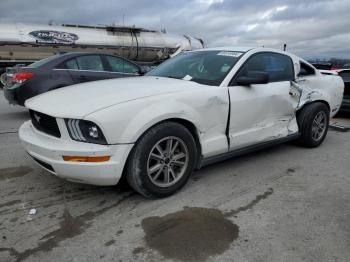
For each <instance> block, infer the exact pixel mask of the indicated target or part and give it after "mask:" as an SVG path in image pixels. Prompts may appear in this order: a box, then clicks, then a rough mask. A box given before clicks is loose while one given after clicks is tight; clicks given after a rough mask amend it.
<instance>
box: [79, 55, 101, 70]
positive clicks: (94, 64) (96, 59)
mask: <svg viewBox="0 0 350 262" xmlns="http://www.w3.org/2000/svg"><path fill="white" fill-rule="evenodd" d="M76 61H77V63H78V67H79V70H91V71H104V69H103V64H102V60H101V57H100V56H99V55H87V56H79V57H77V58H76Z"/></svg>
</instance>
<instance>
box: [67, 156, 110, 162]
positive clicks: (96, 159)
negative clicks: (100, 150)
mask: <svg viewBox="0 0 350 262" xmlns="http://www.w3.org/2000/svg"><path fill="white" fill-rule="evenodd" d="M109 159H111V157H110V156H63V160H64V161H70V162H106V161H109Z"/></svg>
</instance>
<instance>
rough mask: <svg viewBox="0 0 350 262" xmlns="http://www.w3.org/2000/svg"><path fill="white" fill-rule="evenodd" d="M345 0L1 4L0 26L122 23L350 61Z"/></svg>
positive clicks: (11, 0) (212, 42)
mask: <svg viewBox="0 0 350 262" xmlns="http://www.w3.org/2000/svg"><path fill="white" fill-rule="evenodd" d="M349 12H350V1H349V0H334V1H333V0H285V1H283V0H267V1H264V0H260V1H259V0H150V1H141V0H128V1H127V0H124V1H118V0H0V22H36V23H48V21H50V20H54V21H56V22H57V23H82V24H90V25H97V24H111V23H117V24H122V23H123V14H124V15H125V22H124V23H125V24H127V25H136V26H138V27H144V28H149V29H161V28H166V30H167V31H168V32H171V33H176V34H189V35H192V36H196V37H200V38H202V39H203V40H204V41H205V44H206V46H227V45H231V46H234V45H248V46H262V45H264V46H268V47H276V48H282V47H283V43H287V44H288V51H290V52H293V53H296V54H298V55H300V56H303V57H306V58H310V57H315V56H316V57H330V56H336V57H339V58H350V14H349Z"/></svg>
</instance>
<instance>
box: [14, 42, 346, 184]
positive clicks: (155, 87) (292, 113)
mask: <svg viewBox="0 0 350 262" xmlns="http://www.w3.org/2000/svg"><path fill="white" fill-rule="evenodd" d="M205 50H225V51H226V50H227V51H240V52H245V53H244V54H243V55H242V57H241V58H240V60H239V61H238V62H237V63H236V64H235V65H234V66H233V68H232V69H231V71H230V72H229V73H228V75H227V76H226V78H225V79H224V80H223V81H222V83H221V84H220V86H208V85H202V84H198V83H195V82H192V81H186V80H178V79H170V78H163V77H151V76H149V77H148V76H145V77H139V78H127V79H113V80H104V81H97V82H90V83H84V84H79V85H75V86H70V87H65V88H62V89H59V90H56V91H52V92H48V93H45V94H42V95H39V96H37V97H34V98H32V99H30V100H28V101H27V102H26V106H27V107H28V108H29V109H32V110H34V111H38V112H41V113H44V114H47V115H50V116H53V117H56V118H57V119H58V122H59V127H60V130H61V132H63V137H62V138H61V139H57V138H51V140H52V139H53V140H55V141H56V140H59V141H61V143H62V145H64V146H63V147H61V146H59V142H57V141H56V142H52V141H51V140H47V135H45V134H42V133H41V132H39V131H37V130H35V129H34V128H33V127H32V125H31V124H30V123H26V124H24V125H23V126H22V127H21V130H20V138H21V139H22V141H23V143H24V146H25V148H26V149H27V151H29V153H30V154H31V155H33V156H35V157H37V158H39V159H41V160H43V161H46V162H48V163H50V164H52V165H53V166H54V167H58V168H59V170H60V172H61V173H62V172H63V175H61V176H62V177H65V178H67V179H70V180H74V179H72V175H70V176H69V175H67V174H72V173H69V172H68V170H70V168H71V164H68V166H67V163H62V162H63V161H62V155H63V154H65V153H67V148H68V147H72V149H70V150H73V153H75V154H79V150H81V152H82V153H83V154H84V153H87V154H90V155H96V154H97V155H98V154H100V153H101V154H102V153H103V152H104V153H106V150H107V151H108V152H109V154H112V156H113V157H112V160H111V161H112V164H113V165H116V168H115V169H113V172H111V170H112V169H107V170H106V171H105V172H104V175H102V177H104V176H105V179H104V180H103V179H102V180H103V181H102V182H101V181H100V183H99V182H96V177H98V175H100V173H101V172H103V170H100V169H99V168H96V169H94V168H91V169H90V177H89V176H87V175H86V176H83V175H82V173H81V172H83V171H78V169H75V171H74V172H73V173H74V174H75V173H77V177H79V179H80V180H83V181H82V182H84V183H91V184H104V185H105V184H116V183H117V181H118V180H119V177H120V176H121V173H122V170H123V168H124V165H125V163H126V159H127V157H128V155H129V153H130V151H131V149H132V147H133V145H134V144H135V143H136V142H137V140H138V139H139V138H140V137H141V136H142V134H143V133H144V132H145V131H147V130H148V129H149V128H150V127H152V126H154V125H156V124H157V123H159V122H162V121H165V120H170V119H176V121H186V123H190V124H191V125H193V126H194V128H195V132H196V135H197V136H198V140H199V145H200V149H201V157H202V158H208V157H214V156H217V155H220V154H223V153H227V152H229V151H230V150H231V151H232V150H236V149H240V148H243V147H246V146H249V145H254V144H258V143H263V142H267V141H273V140H275V139H279V138H285V137H288V136H291V135H295V134H298V131H299V130H298V125H297V121H296V111H297V110H300V108H302V107H303V106H304V105H305V104H307V103H311V102H314V101H323V102H324V103H326V104H327V105H329V107H330V112H331V116H333V115H334V114H336V113H337V111H338V110H339V107H340V104H341V100H342V94H343V88H344V83H343V82H342V80H341V78H340V77H338V76H336V75H322V74H321V73H320V72H319V71H317V70H316V74H315V75H314V76H309V77H298V73H299V71H300V66H299V63H300V61H302V62H304V63H307V62H305V61H303V60H301V59H300V58H298V57H296V56H294V55H291V54H288V53H286V52H283V51H278V50H274V49H267V48H255V49H251V48H231V47H227V48H226V47H225V48H213V49H203V50H200V51H196V52H203V51H205ZM258 52H276V53H281V54H285V55H288V56H290V58H291V59H292V61H293V64H294V72H295V82H294V81H292V82H290V81H281V82H273V83H268V84H266V85H251V86H249V87H247V86H229V83H230V81H231V79H232V78H233V77H234V75H235V74H236V73H237V71H238V70H239V68H240V67H241V66H242V65H243V64H244V63H245V61H246V60H247V59H248V58H249V57H250V56H251V55H253V54H255V53H258ZM308 65H309V64H308ZM310 66H311V65H310ZM64 118H75V119H84V120H89V121H92V122H94V123H96V124H97V125H98V126H99V127H100V128H101V130H102V132H103V134H104V136H105V137H106V140H107V142H108V144H109V145H107V146H101V145H92V146H87V145H86V143H83V142H76V141H73V140H72V139H71V138H70V137H69V134H68V132H67V128H66V126H65V123H64ZM228 118H230V119H229V121H228ZM228 123H229V126H228ZM227 132H228V134H227ZM31 136H33V137H35V142H33V143H32V142H31ZM41 136H42V137H43V138H42V139H40V137H41ZM35 144H39V146H35ZM80 144H82V146H81V147H80V146H79V145H80ZM40 148H44V149H43V150H42V149H40ZM50 149H51V150H52V151H54V152H55V155H52V154H51V153H50V152H49V151H50ZM75 149H76V150H75ZM68 151H69V150H68ZM38 152H39V153H38ZM68 153H69V152H68ZM71 153H72V152H71ZM74 164H76V165H77V166H76V167H78V166H79V165H80V164H79V163H74ZM105 164H106V163H105ZM109 164H110V163H109V162H108V163H107V164H106V165H107V166H108V165H109ZM90 165H91V164H90ZM82 166H83V168H84V165H82ZM55 170H56V169H55ZM57 173H58V172H57ZM58 175H60V174H58ZM108 178H109V179H108Z"/></svg>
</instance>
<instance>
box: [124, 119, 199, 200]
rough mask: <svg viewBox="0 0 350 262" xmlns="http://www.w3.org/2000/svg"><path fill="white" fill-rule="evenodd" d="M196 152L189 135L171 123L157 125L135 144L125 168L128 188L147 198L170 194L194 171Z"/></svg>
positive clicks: (182, 184) (181, 185) (188, 132)
mask: <svg viewBox="0 0 350 262" xmlns="http://www.w3.org/2000/svg"><path fill="white" fill-rule="evenodd" d="M196 155H197V148H196V143H195V140H194V138H193V136H192V134H191V133H190V131H189V130H188V129H187V128H185V127H184V126H183V125H181V124H178V123H175V122H164V123H161V124H158V125H156V126H154V127H152V128H151V129H149V130H148V131H146V133H145V134H144V135H143V136H142V137H141V138H140V139H139V140H138V141H137V143H136V144H135V147H134V148H133V150H132V152H131V155H130V157H129V160H128V164H127V172H126V179H127V181H128V183H129V184H130V186H131V187H132V188H133V189H134V190H135V191H137V192H139V193H140V194H142V195H144V196H146V197H148V198H162V197H167V196H170V195H172V194H174V193H175V192H176V191H178V190H179V189H181V188H182V187H183V186H184V185H185V184H186V182H187V180H188V179H189V177H190V175H191V174H192V172H193V170H194V167H195V160H196Z"/></svg>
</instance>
